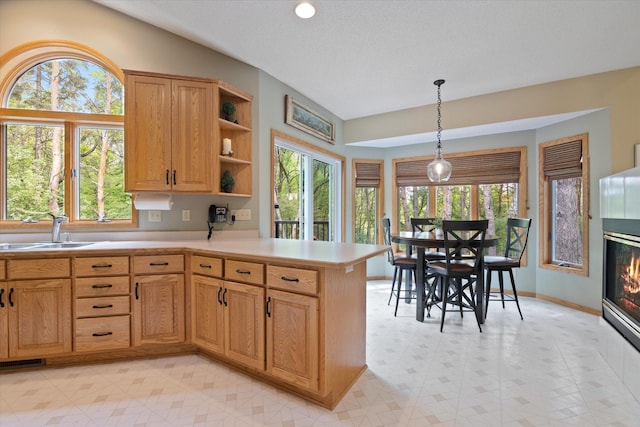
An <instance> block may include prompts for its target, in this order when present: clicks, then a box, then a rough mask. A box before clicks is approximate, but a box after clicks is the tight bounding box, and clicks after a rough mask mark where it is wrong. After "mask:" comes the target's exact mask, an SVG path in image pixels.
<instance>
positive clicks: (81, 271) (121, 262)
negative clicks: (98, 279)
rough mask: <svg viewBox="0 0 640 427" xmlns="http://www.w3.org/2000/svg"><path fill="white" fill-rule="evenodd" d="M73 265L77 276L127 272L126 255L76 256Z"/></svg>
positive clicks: (127, 260)
mask: <svg viewBox="0 0 640 427" xmlns="http://www.w3.org/2000/svg"><path fill="white" fill-rule="evenodd" d="M73 265H74V267H75V272H76V276H78V277H79V276H92V277H93V276H112V275H116V274H129V257H128V256H116V257H107V256H105V257H95V258H76V260H75V262H74V264H73Z"/></svg>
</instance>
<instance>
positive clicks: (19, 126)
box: [0, 51, 133, 227]
mask: <svg viewBox="0 0 640 427" xmlns="http://www.w3.org/2000/svg"><path fill="white" fill-rule="evenodd" d="M20 63H21V64H23V65H22V70H16V69H14V70H12V72H11V73H7V74H8V75H12V76H14V77H13V78H12V81H9V82H7V81H4V82H3V85H2V86H0V87H4V88H5V90H4V93H0V95H2V99H3V105H2V107H3V108H2V109H1V110H0V124H1V126H2V147H1V148H2V150H1V152H2V153H4V154H3V155H2V157H0V159H1V160H2V177H3V178H4V179H3V180H2V181H3V185H2V186H1V188H0V195H1V196H2V209H1V212H0V221H2V222H3V223H5V224H6V225H8V226H10V225H12V224H13V225H15V226H18V225H22V224H37V223H39V222H41V221H42V222H45V223H46V222H48V220H50V219H51V218H50V215H56V216H59V215H66V216H67V217H68V218H69V223H70V224H71V225H73V224H79V225H83V226H85V227H86V226H89V225H90V224H94V225H95V226H104V225H107V224H117V225H119V226H122V225H127V224H132V219H133V210H132V206H131V195H130V194H127V193H125V192H124V144H125V141H124V115H123V113H124V111H123V109H124V108H123V107H124V88H123V83H122V81H121V80H120V78H119V77H117V76H116V75H114V72H112V70H110V69H107V67H105V66H104V61H101V60H100V59H99V58H96V59H95V60H93V58H92V57H91V55H88V54H87V53H86V52H83V53H82V55H74V54H73V52H72V51H71V52H51V53H50V54H49V55H46V54H44V55H43V54H39V55H38V57H37V58H34V59H33V60H32V62H31V63H29V64H28V65H27V66H25V65H24V63H25V62H24V61H21V62H20ZM117 73H118V74H120V75H121V72H120V71H119V70H117ZM3 74H4V73H3Z"/></svg>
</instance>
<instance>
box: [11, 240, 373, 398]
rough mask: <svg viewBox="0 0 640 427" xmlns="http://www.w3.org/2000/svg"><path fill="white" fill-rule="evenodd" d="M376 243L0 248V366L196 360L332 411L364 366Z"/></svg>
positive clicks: (183, 243)
mask: <svg viewBox="0 0 640 427" xmlns="http://www.w3.org/2000/svg"><path fill="white" fill-rule="evenodd" d="M385 250H386V247H385V246H379V245H360V244H348V243H330V242H319V241H297V240H283V239H238V240H225V241H209V242H207V241H162V242H158V241H149V242H147V241H127V242H97V243H92V244H89V245H87V246H84V247H75V248H74V247H70V248H53V249H39V248H38V247H37V246H34V247H33V248H28V249H15V250H13V249H5V250H2V251H0V297H1V300H0V302H2V304H0V363H2V364H5V365H8V364H12V365H18V366H19V365H20V364H21V363H23V361H29V362H27V363H25V364H26V365H27V366H37V365H48V366H55V365H68V364H79V363H90V362H100V361H114V360H121V359H127V358H134V357H155V356H160V355H165V354H176V353H194V352H198V353H201V354H203V355H205V356H207V357H209V358H211V359H213V360H216V361H218V362H221V363H224V364H227V365H229V366H232V367H234V368H236V369H239V370H242V371H244V372H246V373H247V374H249V375H251V376H254V377H256V378H259V379H261V380H263V381H265V382H268V383H270V384H273V385H275V386H277V387H280V388H283V389H286V390H288V391H290V392H292V393H295V394H297V395H299V396H302V397H304V398H306V399H308V400H311V401H314V402H316V403H318V404H320V405H322V406H325V407H327V408H333V407H335V405H336V404H337V403H338V402H339V401H340V399H341V398H342V396H343V395H344V394H345V393H346V392H347V391H348V390H349V388H350V387H351V385H352V384H353V383H354V382H355V381H356V380H357V378H358V377H359V376H360V374H361V373H362V372H364V370H365V369H366V357H365V354H366V348H365V344H366V342H365V338H366V323H365V315H366V288H365V283H366V260H367V259H368V258H370V257H373V256H376V255H380V254H382V253H384V251H385Z"/></svg>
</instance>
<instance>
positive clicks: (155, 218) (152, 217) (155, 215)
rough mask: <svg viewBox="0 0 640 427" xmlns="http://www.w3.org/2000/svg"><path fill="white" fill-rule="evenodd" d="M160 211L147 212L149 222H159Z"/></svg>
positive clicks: (160, 217)
mask: <svg viewBox="0 0 640 427" xmlns="http://www.w3.org/2000/svg"><path fill="white" fill-rule="evenodd" d="M161 221H162V211H149V222H161Z"/></svg>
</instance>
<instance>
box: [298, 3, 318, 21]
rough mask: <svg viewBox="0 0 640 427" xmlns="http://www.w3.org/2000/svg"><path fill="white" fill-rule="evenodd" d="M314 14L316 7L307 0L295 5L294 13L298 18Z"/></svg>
mask: <svg viewBox="0 0 640 427" xmlns="http://www.w3.org/2000/svg"><path fill="white" fill-rule="evenodd" d="M315 14H316V8H315V7H313V5H312V4H311V3H309V2H306V1H303V2H302V3H300V4H298V5H297V6H296V15H297V16H298V18H302V19H307V18H311V17H312V16H313V15H315Z"/></svg>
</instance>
